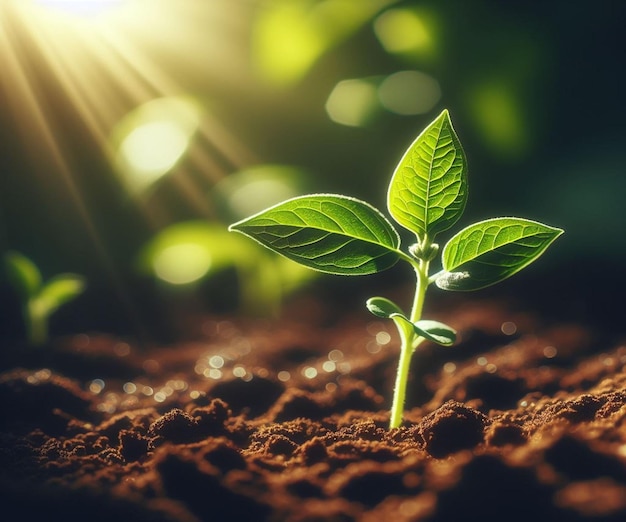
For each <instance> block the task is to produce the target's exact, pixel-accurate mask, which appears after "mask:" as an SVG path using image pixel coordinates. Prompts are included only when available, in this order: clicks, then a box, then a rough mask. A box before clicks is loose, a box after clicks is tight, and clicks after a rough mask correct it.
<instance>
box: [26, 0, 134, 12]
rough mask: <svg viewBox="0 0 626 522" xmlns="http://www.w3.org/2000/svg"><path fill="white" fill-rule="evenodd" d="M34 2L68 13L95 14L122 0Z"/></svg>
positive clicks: (52, 0) (50, 0) (37, 0)
mask: <svg viewBox="0 0 626 522" xmlns="http://www.w3.org/2000/svg"><path fill="white" fill-rule="evenodd" d="M34 1H35V3H38V4H41V5H42V6H44V7H49V8H52V9H56V10H59V11H64V12H66V13H70V14H77V15H82V16H85V15H86V16H95V15H99V14H102V13H104V12H106V11H107V10H109V9H112V8H113V7H116V6H117V5H119V4H121V3H122V0H34Z"/></svg>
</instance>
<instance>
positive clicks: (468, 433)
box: [416, 401, 489, 458]
mask: <svg viewBox="0 0 626 522" xmlns="http://www.w3.org/2000/svg"><path fill="white" fill-rule="evenodd" d="M488 424H489V419H488V418H487V416H486V415H484V414H482V413H480V412H479V411H477V410H475V409H473V408H468V407H467V406H465V405H463V404H461V403H459V402H456V401H448V402H446V403H445V404H443V405H442V406H441V407H440V408H439V409H437V410H436V411H434V412H432V413H430V414H429V415H427V416H426V417H424V419H423V420H422V421H421V423H420V425H419V427H418V429H417V433H416V435H417V436H418V437H419V440H420V441H421V443H422V444H423V447H424V449H425V450H426V451H427V452H428V453H429V454H430V455H432V456H433V457H435V458H444V457H446V456H448V455H450V454H452V453H455V452H457V451H461V450H464V449H471V448H474V447H475V446H477V445H478V444H480V443H481V442H483V440H484V431H485V428H486V427H487V425H488Z"/></svg>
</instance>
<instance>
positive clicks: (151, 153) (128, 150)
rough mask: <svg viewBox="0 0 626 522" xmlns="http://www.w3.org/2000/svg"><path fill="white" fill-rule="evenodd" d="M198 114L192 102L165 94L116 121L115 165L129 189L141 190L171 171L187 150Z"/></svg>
mask: <svg viewBox="0 0 626 522" xmlns="http://www.w3.org/2000/svg"><path fill="white" fill-rule="evenodd" d="M199 117H200V116H199V109H198V107H197V106H196V104H195V103H193V102H192V101H190V100H188V99H186V98H178V97H166V98H157V99H155V100H151V101H149V102H147V103H145V104H143V105H141V106H139V107H138V108H137V109H135V110H134V111H132V112H131V113H129V114H127V115H126V116H125V117H124V118H123V119H122V120H121V121H120V122H119V123H118V124H117V126H116V129H115V131H114V133H113V138H112V141H113V147H114V149H115V151H116V156H115V164H116V167H117V169H118V171H119V172H120V174H121V175H122V176H123V178H124V181H125V182H126V184H127V186H128V187H129V188H130V189H131V190H132V191H134V192H141V191H143V190H144V189H146V188H147V187H149V186H150V185H151V184H153V183H154V182H155V181H157V180H158V179H159V178H161V177H162V176H164V175H165V174H167V173H168V172H170V171H171V170H172V168H173V167H174V166H175V165H176V164H177V163H178V162H179V160H180V159H181V158H182V157H183V155H184V154H185V152H186V151H187V149H188V147H189V144H190V142H191V138H192V137H193V134H194V133H195V131H196V130H197V128H198V126H199Z"/></svg>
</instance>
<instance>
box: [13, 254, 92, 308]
mask: <svg viewBox="0 0 626 522" xmlns="http://www.w3.org/2000/svg"><path fill="white" fill-rule="evenodd" d="M4 261H5V269H6V273H7V277H8V279H9V281H10V282H11V284H12V285H13V287H14V288H15V290H16V292H17V293H18V294H19V296H20V299H21V300H22V302H23V303H27V302H30V303H31V305H30V307H31V308H32V309H33V310H37V311H38V313H40V314H42V315H50V314H51V313H52V312H54V311H55V310H56V309H57V308H59V307H60V306H62V305H63V304H65V303H67V302H68V301H71V300H72V299H74V298H75V297H77V296H78V295H80V294H81V293H82V292H83V290H84V288H85V280H84V278H83V277H82V276H79V275H77V274H59V275H57V276H54V277H52V278H51V279H49V280H48V281H46V282H45V283H44V282H43V280H42V277H41V272H40V271H39V269H38V268H37V266H36V265H35V264H34V263H33V262H32V261H31V260H30V259H28V258H27V257H26V256H24V255H22V254H20V253H19V252H8V253H7V254H6V255H5V258H4Z"/></svg>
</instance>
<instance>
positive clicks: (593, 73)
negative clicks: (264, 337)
mask: <svg viewBox="0 0 626 522" xmlns="http://www.w3.org/2000/svg"><path fill="white" fill-rule="evenodd" d="M122 4H123V2H121V3H120V5H122ZM140 4H141V2H139V3H137V4H136V5H137V6H139V5H140ZM159 5H160V7H159V9H162V10H163V13H162V16H161V22H159V19H158V17H157V15H158V12H157V11H158V10H156V9H155V10H153V11H151V12H150V13H147V12H146V13H145V20H143V19H141V17H139V19H141V21H142V23H141V24H140V26H139V25H133V24H132V23H131V22H132V21H131V20H123V19H122V22H123V23H121V24H120V25H119V26H111V27H108V28H107V31H108V32H107V33H106V34H107V35H109V36H111V35H113V34H116V35H117V36H119V37H120V41H123V42H125V43H127V44H129V48H126V47H117V48H116V49H115V51H112V50H111V49H108V50H107V48H106V47H105V48H104V50H102V52H101V53H100V54H97V55H94V59H93V60H91V61H88V62H86V63H84V64H82V69H81V68H80V66H79V64H78V62H76V63H75V61H73V60H72V59H71V57H69V58H68V60H67V61H66V62H64V65H62V66H56V67H55V66H52V65H51V64H49V63H46V61H45V60H46V58H47V57H49V55H48V54H47V53H43V52H42V50H41V49H40V48H39V47H38V46H37V45H35V44H34V40H33V39H32V31H27V30H26V29H28V24H29V23H31V22H32V23H33V24H34V20H11V19H10V16H11V11H10V10H8V9H6V8H5V9H4V10H3V9H2V8H0V17H3V20H2V21H4V22H6V23H5V27H11V28H12V29H11V31H8V32H7V35H6V36H7V38H6V41H5V44H6V45H8V44H12V45H13V47H6V45H5V46H4V47H2V48H0V56H2V57H6V58H7V60H6V63H7V65H11V67H7V68H5V69H3V75H2V79H1V80H0V143H2V144H3V150H2V153H1V154H0V249H1V250H4V251H6V250H9V249H15V250H21V251H28V252H31V253H32V255H33V257H34V258H36V259H38V260H39V262H40V264H41V266H42V267H43V268H45V271H46V272H50V273H55V272H58V271H61V270H65V269H68V268H69V269H70V270H72V271H76V272H80V273H84V274H86V276H87V277H88V279H89V281H90V289H92V291H93V292H94V293H97V294H98V296H99V299H101V300H103V302H104V303H109V302H116V300H117V301H124V302H133V300H135V302H136V304H135V306H138V307H139V308H141V306H142V304H143V303H145V302H150V299H151V298H150V297H146V296H145V295H144V293H143V292H144V290H145V289H144V288H143V287H142V284H143V283H142V281H143V279H142V277H141V276H140V275H138V274H137V273H136V272H135V268H136V264H135V262H134V260H136V258H137V257H138V256H140V255H143V253H145V250H143V249H144V248H146V245H150V244H153V243H154V244H156V243H158V242H159V238H160V237H161V236H160V234H164V235H166V236H167V231H169V230H170V229H171V228H170V227H174V228H173V229H174V230H176V227H177V226H179V225H180V227H181V228H184V227H185V226H186V224H188V223H197V222H198V221H205V222H206V223H207V225H206V228H207V230H205V231H204V232H203V233H202V234H201V235H203V238H202V239H201V240H199V242H198V244H202V245H204V247H203V248H205V247H206V248H207V252H209V251H210V252H211V256H210V258H211V261H210V266H211V267H212V268H209V269H208V271H207V272H206V274H205V275H204V276H203V277H206V276H210V275H211V274H213V273H214V272H213V270H216V267H219V266H222V265H220V263H222V261H218V260H219V259H220V257H219V255H218V256H216V254H215V250H216V249H217V247H218V246H219V245H220V244H222V243H221V242H222V238H221V236H219V234H220V233H221V232H217V230H218V228H219V226H221V225H220V224H221V223H225V222H230V221H231V220H232V219H231V218H229V217H226V213H225V212H226V211H225V209H228V208H230V211H233V208H231V207H232V205H231V204H230V202H229V198H234V197H235V196H233V195H232V193H231V192H229V191H230V190H231V188H229V184H232V185H236V184H237V181H236V177H235V176H234V175H233V174H234V173H237V172H239V171H242V170H246V169H250V168H257V167H256V166H258V165H293V166H294V168H295V169H296V170H298V171H299V172H300V171H303V172H307V173H308V177H307V180H308V181H307V183H308V186H307V187H306V188H307V191H315V192H342V193H350V194H354V195H355V196H356V197H359V198H362V199H365V200H368V201H371V202H372V203H373V204H375V205H377V206H380V205H381V204H382V203H383V201H382V200H381V199H380V195H379V194H378V193H377V190H376V187H379V186H380V180H381V179H384V178H385V176H386V173H388V172H389V169H390V168H392V167H393V166H394V165H395V164H396V162H397V161H398V159H399V158H400V156H401V154H402V151H403V150H404V149H405V148H406V146H407V145H408V144H409V142H410V140H411V138H412V136H414V135H415V132H416V130H418V129H420V128H423V127H424V125H425V124H426V123H427V122H428V121H430V120H431V119H432V117H433V116H434V115H435V114H436V113H437V112H438V111H440V110H441V109H442V108H443V107H447V108H449V109H450V110H451V111H452V112H453V113H454V114H455V117H456V118H455V119H456V128H457V131H458V133H459V135H460V136H461V138H462V139H463V142H464V143H465V144H466V147H467V149H468V150H471V151H472V155H471V157H470V158H468V161H469V176H470V178H471V183H472V188H473V191H472V198H471V204H470V206H469V207H468V208H467V211H466V214H465V217H466V218H467V219H468V221H469V220H476V219H481V218H484V217H486V216H489V215H494V214H501V213H503V212H504V213H508V212H512V213H515V214H520V215H533V216H536V217H537V219H539V220H543V221H548V222H557V223H559V224H561V225H562V226H563V227H564V228H566V229H567V230H568V235H567V237H566V238H564V239H563V242H562V245H561V248H559V252H567V258H566V259H565V258H564V259H561V260H559V259H555V263H557V262H567V261H568V260H569V259H571V258H572V257H576V259H577V260H578V262H579V264H580V266H582V264H583V263H584V262H589V263H591V264H593V263H597V262H599V261H602V262H609V261H612V262H615V263H621V262H623V261H625V260H626V249H625V248H624V246H623V244H622V242H620V241H615V240H614V238H616V237H620V236H621V235H622V233H623V223H624V216H623V215H622V205H621V203H620V202H619V201H618V199H619V197H620V195H621V194H622V193H623V192H624V190H625V189H626V187H625V186H624V183H625V182H624V177H623V176H622V171H623V167H622V165H621V163H622V162H621V155H620V153H619V150H621V147H622V146H623V143H624V138H625V135H626V131H625V130H624V127H623V125H622V124H621V118H620V117H619V115H620V114H621V113H622V112H623V111H624V109H625V107H624V96H623V92H624V77H625V73H624V71H623V68H622V67H619V64H620V63H621V62H622V60H623V58H622V56H621V51H620V50H621V49H622V48H623V43H624V42H623V40H624V32H623V30H622V25H623V20H624V17H625V15H626V4H622V3H618V2H600V3H597V4H594V6H593V9H591V8H589V6H587V5H586V4H582V3H572V2H566V1H565V0H557V1H554V2H549V3H531V2H496V1H495V0H475V1H472V2H466V1H463V0H451V1H448V2H439V1H436V0H419V1H418V0H395V1H394V0H319V1H314V0H263V1H252V2H238V1H234V2H233V1H231V0H215V1H212V2H205V1H203V0H181V1H179V2H174V1H173V0H172V1H171V2H169V1H165V2H161V3H159ZM137 9H139V7H137ZM120 13H121V10H120ZM148 15H149V17H150V23H143V22H145V21H146V20H148ZM121 17H122V14H120V19H121ZM14 22H15V23H14ZM118 22H119V20H118ZM159 23H160V25H159ZM94 27H95V26H94ZM168 28H171V29H172V30H176V32H175V33H172V35H175V37H174V36H172V35H170V34H169V33H166V32H165V31H166V30H167V29H168ZM90 30H91V29H90ZM91 31H92V32H95V31H96V29H95V28H94V29H93V30H91ZM151 31H152V32H151ZM59 34H61V33H59ZM81 34H82V33H81ZM67 36H68V38H69V36H71V35H70V34H68V35H67ZM81 37H84V38H86V37H85V36H81ZM43 38H45V33H44V32H41V34H40V39H43ZM92 44H93V42H87V41H85V42H82V41H74V42H69V41H68V43H67V45H66V46H65V50H66V51H67V50H68V49H70V48H71V49H72V50H77V49H79V50H83V51H84V52H85V53H88V52H89V50H91V49H93V48H94V46H93V45H92ZM58 50H59V52H61V48H58ZM124 50H129V52H128V53H127V54H126V55H123V52H124ZM130 51H132V52H130ZM107 53H109V54H107ZM122 55H123V56H122ZM96 57H97V58H96ZM9 58H10V59H9ZM115 60H120V61H121V62H123V64H124V67H123V68H120V69H119V70H118V69H116V70H113V69H111V70H108V69H107V67H108V65H109V64H110V63H112V62H114V61H115ZM70 64H71V65H72V67H74V66H76V67H77V68H78V70H79V71H80V73H81V74H80V75H79V77H78V78H71V80H73V81H69V80H68V79H67V78H60V77H59V76H58V71H59V70H69V69H71V68H72V67H70ZM34 71H36V74H35V73H34ZM20 74H21V75H20ZM79 80H80V81H81V82H84V83H80V84H79V83H76V82H78V81H79ZM26 87H28V88H26ZM20 92H26V93H27V94H28V96H29V97H28V96H27V98H28V100H29V103H30V105H29V106H25V105H20V104H18V103H16V100H17V101H19V100H20V99H21V98H20V95H19V93H20ZM81 93H82V94H83V96H84V97H83V98H79V99H78V102H80V103H78V102H77V98H76V96H77V94H81ZM159 104H161V105H162V104H165V105H166V106H167V107H169V109H167V110H165V111H161V112H159V111H153V110H152V109H154V108H155V107H157V106H159ZM32 107H36V108H37V110H35V111H33V110H31V109H32ZM161 108H163V107H161ZM170 109H171V110H170ZM90 111H91V112H90ZM168 111H169V112H168ZM86 114H88V115H89V116H90V117H89V118H86ZM155 114H156V116H155ZM163 114H166V116H167V114H169V116H167V117H165V119H164V117H163ZM41 121H45V123H46V127H45V129H46V130H45V132H44V131H42V132H41V133H36V132H34V129H36V128H37V127H36V125H37V124H40V123H41ZM168 122H169V123H168ZM172 122H173V125H171V124H172ZM93 125H95V126H96V127H97V128H98V130H99V133H100V134H101V135H102V136H104V137H105V138H106V139H105V140H104V142H103V140H101V139H100V138H101V136H99V135H98V133H94V132H92V130H93V128H92V126H93ZM146 125H148V128H149V129H150V130H151V132H152V131H154V132H153V133H149V132H145V131H146ZM142 128H143V132H139V131H140V130H141V129H142ZM176 129H178V130H176ZM156 131H159V132H156ZM129 136H133V140H131V141H130V144H131V145H133V146H132V147H131V145H129V144H128V143H129V142H126V145H123V144H124V143H125V140H127V139H128V138H129ZM177 137H178V138H177ZM177 140H178V141H177ZM177 143H178V145H176V144H177ZM51 144H52V145H54V147H52V146H51ZM144 149H145V150H147V151H148V154H147V155H146V156H142V157H143V158H144V159H146V158H147V159H146V161H147V162H143V163H141V162H140V165H143V166H144V167H145V168H146V169H147V170H149V171H150V172H151V176H152V177H150V179H149V181H145V179H147V178H144V181H145V183H144V182H141V183H139V184H135V185H136V186H133V187H132V188H130V187H129V179H131V178H130V177H129V176H128V174H129V173H130V172H131V171H133V169H134V170H135V171H136V170H137V169H136V167H137V164H136V163H135V165H134V167H133V168H130V169H129V168H128V155H127V154H126V156H124V155H122V156H124V157H122V160H120V154H119V153H120V151H126V152H128V151H129V150H131V151H141V150H144ZM124 158H125V159H124ZM159 158H160V160H161V161H160V162H159V161H157V160H158V159H159ZM124 162H126V163H124ZM151 162H152V163H151ZM131 163H132V162H131ZM131 166H132V165H131ZM157 167H158V168H157ZM140 170H141V169H140ZM257 174H258V173H257ZM250 176H251V177H253V176H254V174H250ZM242 179H243V177H242ZM519 180H523V183H520V182H519ZM130 185H133V183H130ZM266 187H267V186H266ZM129 191H132V192H133V195H134V196H135V197H133V198H129V197H128V195H129ZM240 195H241V193H240ZM265 195H266V188H263V187H261V186H257V188H256V189H253V190H251V191H250V192H249V195H248V196H245V197H243V198H240V199H242V200H244V201H246V202H249V203H251V204H253V203H254V202H255V200H258V202H259V204H261V202H262V200H263V202H262V206H263V205H265V203H266V202H265V200H264V198H265ZM377 198H378V199H377ZM279 199H284V196H281V197H280V198H279ZM581 208H584V209H586V210H585V212H581V210H580V209H581ZM42 223H45V224H46V234H41V233H40V231H41V226H42ZM194 226H195V225H194ZM209 237H212V238H213V239H211V240H209V239H208V238H209ZM209 243H211V245H210V248H209V246H207V245H209ZM224 245H225V243H224ZM191 248H192V249H193V248H194V247H191ZM237 248H238V247H237V246H233V247H232V249H233V254H232V256H233V257H234V255H235V253H236V252H238V250H237ZM201 250H202V249H200V250H196V253H197V256H198V258H199V259H201V258H202V256H203V255H204V254H201V253H200V252H201ZM190 251H193V250H188V251H187V252H190ZM172 252H174V251H172ZM170 255H172V257H173V258H175V257H176V256H174V254H170ZM207 255H208V254H207ZM220 255H221V254H220ZM250 255H252V256H257V255H258V256H262V254H260V253H258V252H257V253H251V254H250ZM556 255H558V252H555V256H556ZM187 257H190V256H187ZM259 259H262V257H259ZM67 263H69V264H70V266H69V267H68V266H66V265H67ZM206 263H207V261H206V259H205V264H206ZM264 263H265V260H264V261H261V262H260V265H259V266H265V267H266V268H263V269H261V268H259V270H260V272H259V274H260V273H261V272H263V273H266V274H269V275H264V276H260V275H259V274H257V275H255V276H253V277H252V279H261V278H265V279H267V281H271V280H272V270H271V269H270V268H269V267H270V266H271V262H268V263H269V264H266V265H264ZM548 265H549V263H544V265H543V266H545V269H546V270H551V269H552V267H551V266H548ZM181 266H182V263H181ZM250 266H251V267H253V266H256V265H255V263H253V262H250ZM196 269H197V270H198V271H200V268H196ZM189 270H191V268H189ZM238 270H239V271H240V272H241V269H238ZM581 270H582V269H581ZM281 271H282V269H281ZM215 273H217V272H215ZM220 273H221V272H220ZM563 276H564V277H565V273H564V275H563ZM138 278H139V279H138ZM270 286H271V285H270V284H268V285H266V288H265V289H258V290H254V291H253V290H250V291H249V292H250V294H252V293H256V292H259V293H263V292H271V289H269V288H270ZM136 287H140V288H142V290H141V291H139V292H136V293H135V292H134V289H135V288H136ZM268 289H269V290H268ZM282 291H283V290H281V292H282ZM122 294H129V295H130V296H128V295H122ZM268 295H269V294H268ZM107 296H108V297H107ZM137 303H139V304H138V305H137ZM212 304H213V303H211V302H210V300H209V302H207V306H209V307H210V306H212ZM102 306H103V307H104V306H105V305H102ZM106 309H107V310H120V312H119V313H120V314H125V313H126V312H125V311H124V307H115V306H107V307H106ZM98 310H100V309H99V308H98ZM122 322H123V320H122ZM110 324H111V323H107V324H106V325H107V327H110ZM94 326H96V327H97V326H98V324H97V321H96V324H95V325H94ZM4 328H5V329H6V328H8V329H10V327H6V326H5V327H4Z"/></svg>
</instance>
